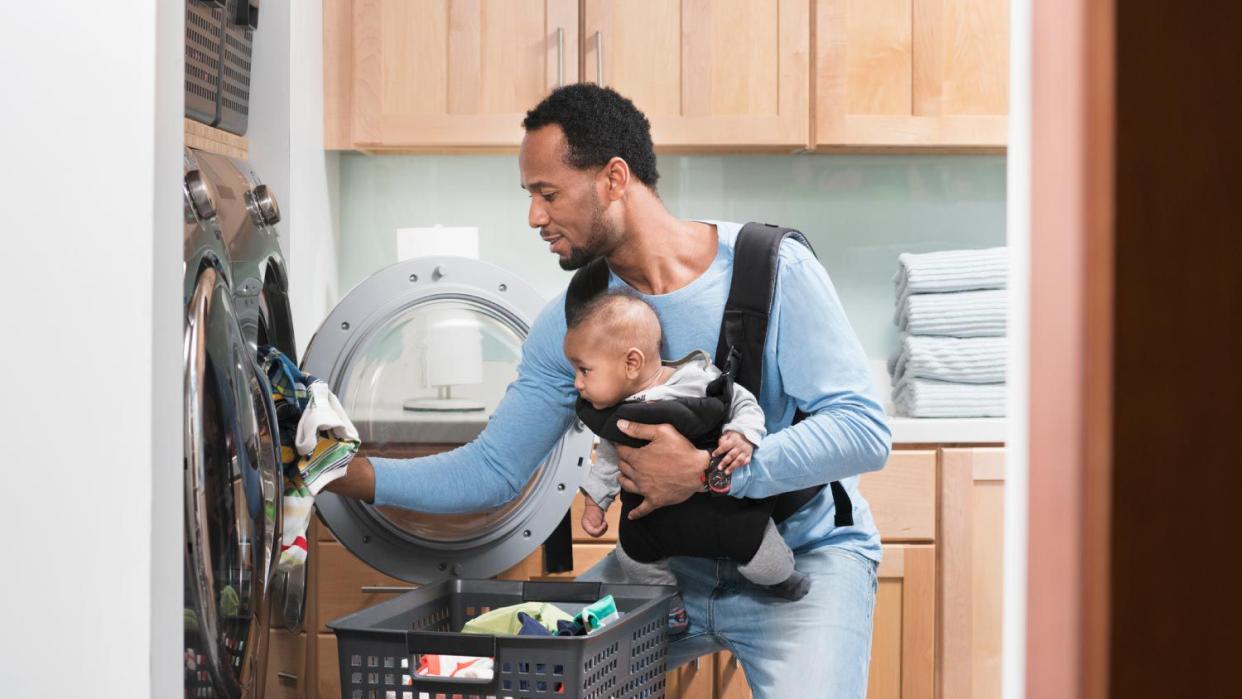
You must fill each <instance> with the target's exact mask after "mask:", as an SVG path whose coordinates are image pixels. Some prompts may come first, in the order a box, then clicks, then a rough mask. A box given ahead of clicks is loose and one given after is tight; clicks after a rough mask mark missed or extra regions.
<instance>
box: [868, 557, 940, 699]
mask: <svg viewBox="0 0 1242 699" xmlns="http://www.w3.org/2000/svg"><path fill="white" fill-rule="evenodd" d="M878 577H879V585H878V586H877V589H876V601H875V619H874V623H873V625H872V631H871V671H870V674H869V676H868V678H867V696H868V697H870V698H871V699H914V698H916V697H917V698H919V699H922V698H924V697H925V698H926V699H931V697H932V696H933V690H934V673H935V659H936V657H935V656H936V628H935V627H936V547H935V546H933V545H886V546H885V547H884V561H883V562H882V563H881V564H880V569H879V571H878Z"/></svg>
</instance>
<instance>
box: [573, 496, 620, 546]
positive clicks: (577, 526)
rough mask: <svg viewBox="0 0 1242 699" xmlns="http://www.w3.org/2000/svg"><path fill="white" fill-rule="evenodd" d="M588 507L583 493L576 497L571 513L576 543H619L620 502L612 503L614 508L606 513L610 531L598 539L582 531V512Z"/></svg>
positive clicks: (605, 518)
mask: <svg viewBox="0 0 1242 699" xmlns="http://www.w3.org/2000/svg"><path fill="white" fill-rule="evenodd" d="M585 507H586V496H585V495H583V494H582V491H578V494H577V495H575V496H574V504H573V507H572V508H571V509H570V511H569V517H570V521H571V523H572V525H573V531H574V541H576V542H581V543H584V544H595V543H605V542H612V543H614V544H615V543H616V542H617V527H618V526H620V525H619V524H618V522H620V521H621V503H620V501H617V502H614V503H612V507H610V508H608V511H607V512H605V513H604V520H605V521H607V522H608V531H606V532H604V535H603V536H601V537H599V538H598V539H596V538H595V537H593V536H591V535H590V534H587V533H586V532H585V531H583V530H582V510H583V509H584V508H585Z"/></svg>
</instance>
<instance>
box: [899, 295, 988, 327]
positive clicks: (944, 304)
mask: <svg viewBox="0 0 1242 699" xmlns="http://www.w3.org/2000/svg"><path fill="white" fill-rule="evenodd" d="M1008 309H1009V292H1008V291H1007V290H1005V289H987V290H983V291H958V292H954V293H948V294H910V295H909V296H907V297H906V299H905V302H904V303H901V304H899V305H898V306H897V310H896V312H895V313H894V318H893V322H894V323H896V324H897V328H898V329H899V330H901V331H903V332H908V333H910V334H911V335H939V336H945V337H997V336H1001V335H1004V334H1005V318H1006V315H1007V313H1008Z"/></svg>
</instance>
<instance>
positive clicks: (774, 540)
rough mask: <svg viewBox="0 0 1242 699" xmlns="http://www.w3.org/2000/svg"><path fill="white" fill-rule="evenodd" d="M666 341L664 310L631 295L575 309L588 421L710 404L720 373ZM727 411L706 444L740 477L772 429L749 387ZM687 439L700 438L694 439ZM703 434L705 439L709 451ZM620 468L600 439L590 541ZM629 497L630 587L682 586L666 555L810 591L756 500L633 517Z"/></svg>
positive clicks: (707, 502)
mask: <svg viewBox="0 0 1242 699" xmlns="http://www.w3.org/2000/svg"><path fill="white" fill-rule="evenodd" d="M660 344H661V331H660V320H659V317H658V316H657V315H656V312H655V309H653V308H652V307H651V306H650V305H648V304H647V302H646V301H644V300H642V299H641V298H639V297H637V296H636V295H634V294H632V293H628V292H623V291H608V292H605V293H602V294H599V295H598V296H595V297H593V298H591V299H590V300H589V301H587V302H586V303H585V304H583V305H582V307H581V308H580V309H579V310H578V311H577V312H576V313H574V315H573V317H572V318H570V319H569V325H568V330H567V332H566V334H565V345H564V351H565V356H566V358H567V359H568V360H569V362H570V364H571V365H572V366H573V368H574V388H575V389H576V390H577V391H578V394H579V396H580V399H579V400H578V406H577V409H578V414H579V416H580V417H582V418H583V422H585V423H587V425H588V426H591V427H592V429H595V430H596V432H597V433H598V432H599V429H597V425H599V424H601V420H603V419H604V417H603V416H606V415H608V411H609V410H611V409H614V408H615V407H616V406H618V405H619V404H629V403H631V402H634V403H651V402H657V401H668V400H679V399H681V400H682V401H683V402H684V403H685V405H686V406H697V405H699V404H700V403H701V402H702V399H703V398H704V396H705V395H707V389H708V386H709V384H711V383H712V382H713V381H714V380H715V379H717V377H719V376H720V374H721V372H720V370H719V369H717V368H716V367H715V366H714V365H713V364H712V360H711V358H710V357H709V356H708V355H707V353H706V352H704V351H702V350H696V351H694V352H692V353H690V354H689V355H687V356H685V357H683V358H681V359H678V360H676V361H671V362H664V361H662V360H661V357H660ZM685 399H689V400H685ZM696 401H697V402H696ZM726 407H727V414H726V415H724V419H723V420H721V421H719V422H717V423H716V424H713V425H709V427H710V428H712V429H711V431H710V432H707V433H706V439H709V440H711V441H710V443H708V446H711V447H713V449H711V455H712V457H714V458H716V459H718V462H717V463H716V466H714V467H715V468H717V469H721V470H723V471H725V472H726V473H730V474H731V473H732V472H733V470H734V469H737V468H740V467H742V466H745V465H747V464H749V463H750V458H751V454H752V452H753V451H754V449H755V447H756V446H758V444H759V442H760V441H761V440H762V439H763V437H764V435H765V433H766V432H765V428H764V416H763V410H762V409H760V407H759V404H758V401H756V400H755V397H754V395H753V394H751V392H750V391H748V390H746V389H745V388H744V387H742V386H740V385H737V384H734V385H733V393H732V402H731V403H730V404H729V405H728V406H726ZM699 412H700V413H701V412H702V411H699ZM591 418H594V419H591ZM639 421H640V422H641V421H642V420H639ZM717 425H719V428H718V429H719V431H718V432H717V431H716V427H717ZM674 426H678V425H674ZM678 428H679V429H681V427H678ZM683 433H684V431H683ZM716 434H719V437H718V438H717V437H715V435H716ZM685 436H686V437H687V438H688V439H691V441H696V436H695V435H689V434H687V435H685ZM703 437H704V435H703V434H700V435H697V438H698V441H696V444H697V445H698V446H700V447H703V446H704V439H703ZM617 462H618V455H617V450H616V447H615V446H614V445H613V444H612V442H610V441H608V440H607V439H601V440H600V444H599V448H598V449H597V451H596V454H595V463H594V465H593V466H592V468H591V470H590V472H589V473H588V474H587V475H586V477H585V478H584V480H583V483H582V491H583V492H584V493H585V494H586V496H587V497H586V508H585V510H584V511H583V514H582V528H583V529H584V530H585V531H586V532H587V533H588V534H590V535H591V536H595V537H598V536H601V535H603V534H604V532H605V531H607V529H608V524H607V522H606V521H605V519H604V512H605V511H606V510H607V509H608V507H609V506H610V505H611V504H612V501H613V500H614V499H615V498H616V496H617V494H618V492H619V491H620V487H619V484H618V465H617ZM707 462H708V459H707V458H706V457H705V458H704V463H705V464H706V463H707ZM713 480H716V479H713ZM621 498H622V512H621V523H620V532H619V543H618V545H617V550H616V556H617V560H618V561H619V562H620V564H621V566H622V568H623V569H624V571H625V574H626V577H627V579H628V580H629V581H630V582H633V583H639V584H648V585H674V586H675V585H676V584H677V578H676V577H675V576H674V575H673V573H672V571H671V570H670V568H669V562H668V558H667V557H668V556H674V555H692V556H704V557H711V558H716V557H729V558H733V559H734V560H737V562H738V563H739V565H738V572H739V573H741V574H742V575H743V576H745V577H746V578H747V579H748V580H750V581H751V582H754V583H756V584H758V585H763V586H766V587H768V588H769V589H770V590H771V591H772V592H774V593H775V594H777V595H779V596H781V597H785V598H788V599H801V598H802V597H803V596H805V595H806V593H807V592H808V591H809V589H810V579H809V578H808V577H806V575H804V574H802V573H799V572H798V571H797V570H795V569H794V557H793V552H792V551H790V549H789V546H788V545H787V544H786V543H785V540H784V539H783V538H781V535H780V533H779V532H778V531H777V529H776V524H775V523H774V522H773V521H772V519H771V516H770V509H769V510H768V511H767V512H766V513H762V514H760V515H759V517H760V518H759V519H756V517H755V516H754V514H755V513H756V512H758V511H759V510H760V509H761V508H758V507H754V506H752V503H757V502H758V501H753V500H747V499H744V498H734V497H728V496H725V497H716V496H713V495H708V494H706V493H700V494H696V495H694V496H692V497H691V498H690V500H687V501H686V502H684V503H681V504H678V505H673V506H669V507H663V508H660V509H657V510H655V511H653V512H651V513H650V514H648V515H647V516H646V517H642V518H640V519H637V520H632V521H631V520H629V519H628V518H627V517H626V515H628V513H629V511H630V510H632V509H633V507H635V506H637V504H638V503H640V502H641V501H642V498H641V496H638V495H634V494H631V493H621ZM751 552H753V555H751ZM679 602H680V599H679V598H678V599H676V600H674V604H673V606H672V607H670V609H674V610H676V609H677V608H678V607H680V604H678V603H679ZM670 616H671V617H672V616H674V615H672V614H670ZM682 616H683V617H684V614H683V615H682ZM670 625H671V626H672V627H676V626H677V624H676V623H674V622H670ZM673 630H674V632H676V628H674V629H673Z"/></svg>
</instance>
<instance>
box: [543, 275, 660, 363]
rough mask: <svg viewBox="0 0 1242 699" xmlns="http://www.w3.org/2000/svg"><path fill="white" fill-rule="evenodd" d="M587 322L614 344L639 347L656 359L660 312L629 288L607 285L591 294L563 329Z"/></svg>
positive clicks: (572, 328) (657, 357) (658, 347)
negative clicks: (599, 291) (603, 332)
mask: <svg viewBox="0 0 1242 699" xmlns="http://www.w3.org/2000/svg"><path fill="white" fill-rule="evenodd" d="M584 325H585V326H588V327H592V328H599V329H601V330H604V331H605V332H606V336H607V337H609V338H610V339H612V340H614V341H615V343H616V344H620V345H623V346H627V347H638V348H639V349H641V350H643V351H644V352H646V353H648V354H649V355H650V357H649V359H651V360H654V361H657V362H658V361H659V358H660V345H661V343H662V342H663V336H662V331H661V328H660V314H658V313H656V310H655V307H653V306H652V305H651V304H650V303H647V300H646V299H644V298H642V297H641V296H639V295H638V294H636V293H634V292H632V291H630V290H628V289H609V290H608V291H605V292H603V293H601V294H597V295H596V296H593V297H591V298H590V299H589V300H588V301H587V302H586V303H584V304H582V305H581V306H579V307H578V308H577V309H576V310H575V311H574V312H573V314H571V316H570V318H569V321H568V326H567V328H566V332H572V331H573V330H575V329H577V328H579V327H581V326H584Z"/></svg>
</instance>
